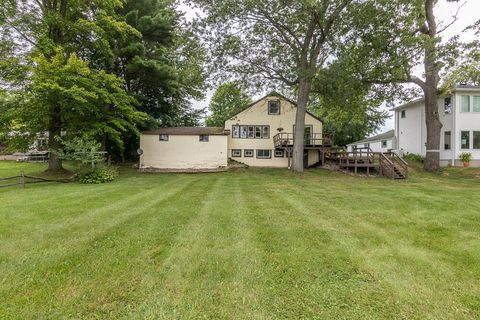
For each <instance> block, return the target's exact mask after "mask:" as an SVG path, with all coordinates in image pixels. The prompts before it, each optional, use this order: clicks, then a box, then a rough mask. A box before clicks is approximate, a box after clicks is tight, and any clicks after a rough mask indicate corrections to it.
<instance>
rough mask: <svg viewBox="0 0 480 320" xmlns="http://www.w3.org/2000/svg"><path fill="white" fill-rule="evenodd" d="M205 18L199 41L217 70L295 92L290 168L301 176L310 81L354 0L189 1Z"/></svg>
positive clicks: (327, 55)
mask: <svg viewBox="0 0 480 320" xmlns="http://www.w3.org/2000/svg"><path fill="white" fill-rule="evenodd" d="M190 2H193V3H195V4H197V5H198V6H199V7H200V8H201V9H202V10H203V12H204V13H205V18H204V19H203V21H201V22H202V23H203V25H205V26H206V28H204V29H203V37H204V39H205V41H207V42H208V45H209V46H210V48H211V52H210V53H211V55H212V57H213V58H214V62H215V65H216V67H218V68H217V69H220V70H222V72H227V73H228V74H233V75H236V76H238V77H239V78H242V79H243V82H244V83H249V84H251V85H256V86H259V87H260V86H264V85H265V81H266V80H267V81H268V82H269V83H270V84H273V85H275V84H279V83H280V85H282V86H284V87H287V88H288V89H290V90H292V91H295V92H296V100H297V113H296V119H295V133H294V134H295V135H294V150H293V169H294V171H296V172H302V171H303V148H304V145H303V144H304V137H303V135H304V126H305V113H306V109H307V104H308V102H309V99H310V92H311V86H312V80H313V78H314V77H315V75H316V74H317V73H318V72H319V70H321V68H322V67H323V66H324V65H325V63H326V61H327V59H328V58H329V57H331V50H332V43H333V42H335V41H336V40H338V38H339V36H340V31H341V30H343V28H340V25H341V24H342V23H343V16H344V14H345V13H346V9H347V7H348V6H349V5H350V4H351V3H353V2H354V1H353V0H322V1H307V0H300V1H269V0H255V1H253V0H241V1H239V0H191V1H190Z"/></svg>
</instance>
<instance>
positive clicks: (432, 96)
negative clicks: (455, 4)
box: [422, 0, 442, 171]
mask: <svg viewBox="0 0 480 320" xmlns="http://www.w3.org/2000/svg"><path fill="white" fill-rule="evenodd" d="M434 3H435V2H434V1H433V0H426V1H425V15H426V17H427V25H428V30H427V32H426V34H427V35H428V37H429V38H430V39H429V40H430V41H428V42H426V44H425V59H424V64H425V84H424V86H423V88H422V89H423V92H424V95H425V124H426V127H427V146H426V147H427V152H426V157H425V164H424V169H425V170H426V171H437V170H438V169H440V133H441V129H442V123H441V122H440V116H439V112H438V84H439V82H440V76H439V67H438V62H437V57H438V49H437V42H438V40H439V39H437V24H436V21H435V16H434V13H433V6H434Z"/></svg>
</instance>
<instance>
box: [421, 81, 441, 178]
mask: <svg viewBox="0 0 480 320" xmlns="http://www.w3.org/2000/svg"><path fill="white" fill-rule="evenodd" d="M425 123H426V126H427V146H426V147H427V153H426V157H425V164H424V169H425V170H426V171H437V170H438V169H439V168H440V132H441V129H442V123H441V122H440V118H439V114H438V93H437V87H436V86H435V87H433V86H429V85H428V84H427V87H426V88H425Z"/></svg>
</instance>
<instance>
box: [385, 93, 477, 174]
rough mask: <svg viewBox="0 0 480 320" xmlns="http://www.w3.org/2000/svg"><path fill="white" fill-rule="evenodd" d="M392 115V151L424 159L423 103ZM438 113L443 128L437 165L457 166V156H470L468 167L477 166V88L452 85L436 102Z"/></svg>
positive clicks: (399, 108) (416, 103)
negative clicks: (470, 154)
mask: <svg viewBox="0 0 480 320" xmlns="http://www.w3.org/2000/svg"><path fill="white" fill-rule="evenodd" d="M392 111H394V113H395V138H394V149H396V150H398V151H401V152H404V153H412V154H419V155H422V156H425V155H426V152H427V150H426V140H427V128H426V125H425V100H424V99H423V98H422V99H417V100H413V101H411V102H409V103H406V104H404V105H401V106H398V107H395V108H393V109H392ZM438 113H439V116H440V121H441V122H442V124H443V127H442V129H441V138H440V139H441V140H440V146H441V147H440V150H439V152H440V164H441V165H442V166H446V165H461V164H462V162H461V161H460V160H459V154H460V153H462V152H470V153H472V155H473V161H472V163H471V164H472V165H474V166H480V87H478V86H471V85H456V86H455V87H454V88H453V89H452V90H451V92H450V93H449V94H447V95H444V96H442V97H440V98H439V99H438Z"/></svg>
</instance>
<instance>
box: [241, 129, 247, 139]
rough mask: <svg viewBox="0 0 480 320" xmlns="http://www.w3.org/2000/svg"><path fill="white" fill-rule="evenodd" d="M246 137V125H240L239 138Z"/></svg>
mask: <svg viewBox="0 0 480 320" xmlns="http://www.w3.org/2000/svg"><path fill="white" fill-rule="evenodd" d="M246 137H247V126H240V138H242V139H245V138H246Z"/></svg>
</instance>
